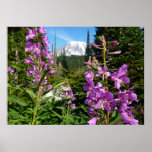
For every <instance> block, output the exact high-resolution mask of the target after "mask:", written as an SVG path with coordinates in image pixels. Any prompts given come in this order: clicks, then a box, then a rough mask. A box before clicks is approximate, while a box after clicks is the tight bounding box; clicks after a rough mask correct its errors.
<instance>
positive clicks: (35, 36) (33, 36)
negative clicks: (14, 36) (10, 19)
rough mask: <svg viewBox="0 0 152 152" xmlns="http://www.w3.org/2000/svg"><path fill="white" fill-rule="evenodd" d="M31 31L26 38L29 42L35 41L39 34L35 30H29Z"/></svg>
mask: <svg viewBox="0 0 152 152" xmlns="http://www.w3.org/2000/svg"><path fill="white" fill-rule="evenodd" d="M28 30H29V33H28V35H27V36H26V40H27V41H29V40H30V39H35V38H37V32H36V30H35V29H28Z"/></svg>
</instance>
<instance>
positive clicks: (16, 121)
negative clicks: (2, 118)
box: [8, 120, 19, 125]
mask: <svg viewBox="0 0 152 152" xmlns="http://www.w3.org/2000/svg"><path fill="white" fill-rule="evenodd" d="M18 122H19V120H9V121H8V125H15V124H16V123H18Z"/></svg>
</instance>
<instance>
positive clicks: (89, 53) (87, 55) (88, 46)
mask: <svg viewBox="0 0 152 152" xmlns="http://www.w3.org/2000/svg"><path fill="white" fill-rule="evenodd" d="M89 56H91V60H92V49H91V46H90V33H89V30H88V32H87V47H86V52H85V61H86V62H87V61H88V60H89Z"/></svg>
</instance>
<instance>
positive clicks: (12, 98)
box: [8, 95, 27, 106]
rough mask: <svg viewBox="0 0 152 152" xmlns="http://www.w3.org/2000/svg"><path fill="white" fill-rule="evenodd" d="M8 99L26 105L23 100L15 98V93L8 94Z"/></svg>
mask: <svg viewBox="0 0 152 152" xmlns="http://www.w3.org/2000/svg"><path fill="white" fill-rule="evenodd" d="M8 100H13V101H16V102H17V103H18V104H19V105H21V106H27V104H26V103H25V101H24V100H22V99H20V98H17V97H16V96H15V95H8Z"/></svg>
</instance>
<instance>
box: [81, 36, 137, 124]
mask: <svg viewBox="0 0 152 152" xmlns="http://www.w3.org/2000/svg"><path fill="white" fill-rule="evenodd" d="M99 40H100V42H101V45H96V44H92V45H93V46H94V47H95V48H96V49H102V50H103V62H104V66H103V67H101V66H99V64H98V65H97V64H92V63H88V62H86V63H85V64H87V65H88V66H89V68H90V71H88V72H86V73H85V74H84V76H85V79H86V81H87V84H86V85H84V87H83V88H84V90H85V91H87V96H86V97H87V99H86V100H85V104H88V105H89V106H90V108H89V109H88V114H89V115H90V116H91V117H92V118H91V119H90V120H89V121H88V124H89V125H95V124H96V121H97V120H100V122H102V124H107V125H109V114H110V112H114V111H116V112H118V113H120V115H121V118H122V120H123V121H122V122H117V123H116V124H119V123H123V124H127V125H137V124H138V120H136V119H134V116H133V114H132V113H131V110H132V109H133V108H134V107H132V106H130V105H131V104H132V102H133V101H137V95H136V94H135V93H134V92H133V91H132V89H133V88H134V87H131V88H129V89H128V90H123V91H122V90H120V88H121V86H122V85H123V86H124V84H128V83H130V79H129V78H128V77H127V76H126V73H127V69H128V67H127V65H126V64H124V65H122V66H121V67H120V68H119V69H118V72H113V73H112V74H111V73H110V72H108V68H107V66H106V63H107V61H106V56H107V55H108V54H120V53H121V51H116V52H109V51H108V49H109V48H110V47H115V46H117V45H118V42H116V41H110V42H108V44H109V47H106V41H105V38H104V36H101V37H100V38H99ZM96 68H97V70H98V72H97V74H96V75H95V74H94V71H93V70H94V69H96ZM114 70H116V69H114ZM96 77H99V78H100V77H101V78H102V81H105V82H106V83H105V84H106V86H105V87H104V86H103V85H102V83H101V82H97V84H96V85H95V84H94V79H95V78H96ZM109 80H112V81H114V86H115V88H116V90H118V92H113V93H112V92H110V91H109V88H108V81H109ZM105 112H107V115H106V118H105V116H104V113H105Z"/></svg>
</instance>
